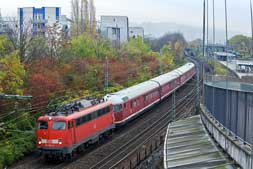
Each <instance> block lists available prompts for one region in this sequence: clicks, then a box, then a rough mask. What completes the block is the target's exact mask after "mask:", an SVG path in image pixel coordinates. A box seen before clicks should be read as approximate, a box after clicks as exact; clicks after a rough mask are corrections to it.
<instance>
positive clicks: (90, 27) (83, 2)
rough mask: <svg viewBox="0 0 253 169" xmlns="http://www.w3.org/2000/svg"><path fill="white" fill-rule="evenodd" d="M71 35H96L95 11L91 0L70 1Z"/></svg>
mask: <svg viewBox="0 0 253 169" xmlns="http://www.w3.org/2000/svg"><path fill="white" fill-rule="evenodd" d="M71 8H72V13H71V18H72V21H73V22H72V25H71V35H72V36H75V37H77V36H79V35H82V34H83V33H84V32H89V33H91V34H93V35H94V34H96V10H95V5H94V2H93V0H90V2H88V0H72V1H71Z"/></svg>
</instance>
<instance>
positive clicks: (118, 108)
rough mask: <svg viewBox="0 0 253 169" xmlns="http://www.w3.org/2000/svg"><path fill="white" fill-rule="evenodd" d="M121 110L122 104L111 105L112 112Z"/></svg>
mask: <svg viewBox="0 0 253 169" xmlns="http://www.w3.org/2000/svg"><path fill="white" fill-rule="evenodd" d="M121 110H122V105H121V104H118V105H114V106H113V112H121Z"/></svg>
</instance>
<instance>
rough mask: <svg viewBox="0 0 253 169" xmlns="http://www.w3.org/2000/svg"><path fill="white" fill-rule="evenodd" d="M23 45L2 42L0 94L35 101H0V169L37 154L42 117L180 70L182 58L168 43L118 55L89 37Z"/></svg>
mask: <svg viewBox="0 0 253 169" xmlns="http://www.w3.org/2000/svg"><path fill="white" fill-rule="evenodd" d="M52 36H53V35H52ZM28 39H29V40H28ZM25 41H26V45H27V48H26V49H25V53H22V52H21V50H23V49H24V48H22V46H19V47H18V48H16V47H15V46H13V43H12V42H11V40H10V38H9V37H5V36H0V93H4V94H8V95H31V96H32V99H31V100H25V101H23V100H17V99H0V154H1V155H0V168H2V167H3V166H5V165H10V164H11V163H12V162H13V161H16V160H18V159H20V158H22V157H23V156H24V155H25V154H26V153H28V152H30V151H32V150H33V149H34V147H35V135H34V134H35V128H36V127H35V126H36V118H37V117H38V116H40V115H43V114H45V113H47V112H50V111H54V110H55V109H56V108H57V107H59V106H60V105H62V104H64V103H68V102H71V101H73V100H75V99H79V98H83V97H87V96H94V97H102V96H103V95H105V94H106V93H109V92H115V91H118V90H120V89H122V88H125V87H128V86H131V85H134V84H137V83H140V82H142V81H145V80H147V79H149V78H152V77H154V76H157V75H159V74H160V73H162V72H168V71H170V70H172V69H174V68H175V67H177V66H178V64H175V57H174V56H175V54H177V53H182V52H183V48H181V47H171V43H169V42H168V43H167V44H165V45H164V47H163V48H162V49H161V53H160V52H154V51H153V50H152V49H151V46H150V45H149V44H147V43H144V42H143V41H142V39H131V40H130V41H129V42H128V43H125V44H123V45H122V46H121V48H120V49H115V48H113V47H112V46H111V44H110V42H108V41H106V40H104V39H102V38H101V37H100V36H99V35H98V34H90V33H89V32H84V33H82V34H80V35H79V36H72V37H71V38H64V37H60V38H56V39H54V40H53V41H52V39H46V38H42V37H32V38H27V39H26V40H25ZM175 46H179V45H175ZM21 56H22V57H21ZM181 63H183V60H182V61H181ZM107 73H108V79H106V74H107ZM107 81H108V87H107V86H106V85H105V84H106V83H107Z"/></svg>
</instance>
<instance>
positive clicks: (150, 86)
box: [105, 81, 159, 104]
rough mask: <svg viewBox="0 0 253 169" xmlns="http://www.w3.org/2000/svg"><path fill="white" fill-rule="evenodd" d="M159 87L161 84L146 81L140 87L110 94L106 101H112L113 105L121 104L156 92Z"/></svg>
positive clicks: (136, 86)
mask: <svg viewBox="0 0 253 169" xmlns="http://www.w3.org/2000/svg"><path fill="white" fill-rule="evenodd" d="M157 87H159V84H158V83H157V82H154V81H146V82H143V83H140V84H138V85H135V86H132V87H129V88H126V89H123V90H121V91H118V92H116V93H112V94H108V95H106V96H105V100H110V101H112V102H113V104H121V103H123V102H126V101H128V100H131V99H133V98H135V97H137V96H140V95H142V94H144V93H147V92H149V91H151V90H154V89H156V88H157Z"/></svg>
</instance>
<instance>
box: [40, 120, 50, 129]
mask: <svg viewBox="0 0 253 169" xmlns="http://www.w3.org/2000/svg"><path fill="white" fill-rule="evenodd" d="M47 128H48V123H47V122H46V121H39V123H38V129H40V130H47Z"/></svg>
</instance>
